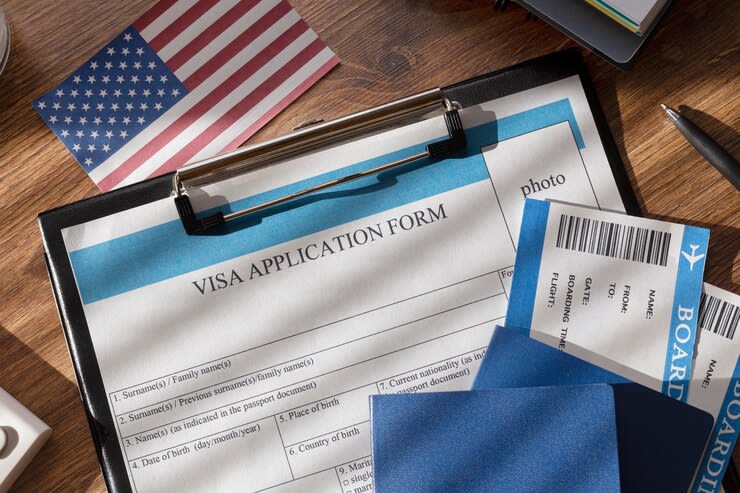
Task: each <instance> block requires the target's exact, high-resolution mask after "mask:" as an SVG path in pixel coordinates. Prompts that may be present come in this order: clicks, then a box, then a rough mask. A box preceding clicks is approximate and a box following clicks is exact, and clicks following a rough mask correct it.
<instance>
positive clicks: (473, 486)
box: [370, 384, 620, 493]
mask: <svg viewBox="0 0 740 493" xmlns="http://www.w3.org/2000/svg"><path fill="white" fill-rule="evenodd" d="M370 416H371V426H372V440H373V445H372V450H373V472H374V482H375V491H376V493H390V492H393V493H397V492H399V491H403V492H405V493H414V492H420V493H421V492H423V493H428V492H448V491H449V492H457V491H464V492H466V493H475V492H486V493H489V492H507V493H509V492H517V491H557V492H560V491H563V492H565V491H567V492H569V493H580V492H583V493H586V492H588V493H591V492H594V491H599V492H603V493H606V492H617V491H620V484H619V464H618V457H617V435H616V425H615V408H614V391H613V389H612V388H611V387H610V386H609V385H603V384H602V385H576V386H565V387H539V388H513V389H494V390H490V391H470V392H432V393H421V394H385V395H373V396H371V398H370Z"/></svg>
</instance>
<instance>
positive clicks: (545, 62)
mask: <svg viewBox="0 0 740 493" xmlns="http://www.w3.org/2000/svg"><path fill="white" fill-rule="evenodd" d="M573 75H577V76H578V77H579V78H580V82H581V84H582V86H583V89H584V91H585V95H586V98H587V101H588V104H589V106H590V110H591V112H592V114H593V117H594V121H595V123H596V127H597V129H598V133H599V137H600V139H601V142H602V145H603V147H604V150H605V153H606V156H607V159H608V161H609V165H610V167H611V170H612V174H613V177H614V181H615V182H616V184H617V186H618V189H619V193H620V196H621V199H622V202H623V203H624V206H625V209H626V211H627V212H628V213H630V214H633V215H640V210H639V206H638V203H637V199H636V197H635V195H634V192H633V191H632V188H631V186H630V183H629V179H628V177H627V174H626V172H625V169H624V167H623V164H622V162H621V159H620V158H619V154H618V152H617V148H616V146H615V144H614V141H613V138H612V136H611V133H610V132H609V128H608V125H607V123H606V119H605V118H604V115H603V113H602V110H601V107H600V105H599V103H598V100H597V97H596V93H595V91H594V88H593V86H592V84H591V81H590V79H589V77H588V74H587V72H586V68H585V65H584V63H583V60H582V58H581V55H580V53H579V52H578V51H577V50H575V49H570V50H566V51H563V52H559V53H554V54H551V55H547V56H544V57H541V58H537V59H534V60H531V61H527V62H524V63H521V64H518V65H515V66H512V67H510V68H506V69H503V70H498V71H495V72H492V73H490V74H486V75H482V76H479V77H475V78H472V79H469V80H466V81H463V82H459V83H456V84H453V85H451V86H448V87H446V88H443V89H442V91H443V92H444V93H445V94H446V95H447V96H448V97H449V98H451V99H453V100H454V101H456V102H457V103H459V104H460V105H461V106H462V107H463V108H465V107H467V106H471V105H474V104H478V103H481V102H484V101H489V100H493V99H496V98H500V97H503V96H507V95H510V94H514V93H517V92H521V91H524V90H527V89H531V88H535V87H538V86H541V85H544V84H547V83H550V82H554V81H558V80H561V79H564V78H566V77H570V76H573ZM172 193H173V174H172V173H171V174H168V175H164V176H160V177H157V178H154V179H150V180H147V181H144V182H141V183H137V184H134V185H131V186H128V187H125V188H121V189H119V190H115V191H112V192H108V193H104V194H101V195H98V196H95V197H91V198H89V199H86V200H82V201H80V202H76V203H73V204H70V205H67V206H63V207H60V208H57V209H53V210H50V211H46V212H43V213H41V214H40V215H39V225H40V228H41V233H42V239H43V244H44V255H45V259H46V264H47V268H48V271H49V277H50V280H51V284H52V288H53V291H54V295H55V299H56V303H57V308H58V310H59V315H60V319H61V323H62V327H63V330H64V335H65V338H66V341H67V345H68V348H69V353H70V357H71V359H72V363H73V367H74V370H75V374H76V376H77V381H78V384H79V389H80V395H81V397H82V400H83V404H84V408H85V411H86V413H87V418H88V422H89V425H90V429H91V432H92V436H93V440H94V443H95V447H96V451H97V454H98V459H99V461H100V465H101V468H102V472H103V476H104V478H105V482H106V485H107V487H108V490H109V491H115V492H119V491H121V492H123V491H131V487H130V482H129V476H128V472H127V469H126V465H125V461H124V457H123V455H122V453H121V450H120V448H119V444H118V442H117V440H116V435H115V425H114V419H113V414H112V412H111V409H110V408H109V405H108V399H107V396H106V391H105V389H104V386H103V379H102V376H101V372H100V367H99V366H98V361H97V357H96V354H95V350H94V346H93V342H92V339H91V336H90V332H89V329H88V325H87V322H86V319H85V315H84V310H83V304H82V300H81V299H80V296H79V292H78V289H77V285H76V282H75V277H74V274H73V271H72V266H71V263H70V259H69V255H68V252H67V250H66V247H65V244H64V240H63V237H62V230H63V229H65V228H68V227H71V226H74V225H78V224H82V223H85V222H88V221H91V220H94V219H98V218H101V217H104V216H107V215H111V214H115V213H118V212H121V211H125V210H128V209H132V208H134V207H138V206H141V205H144V204H147V203H150V202H153V201H155V200H160V199H163V198H167V197H169V196H171V195H172ZM173 207H174V204H173Z"/></svg>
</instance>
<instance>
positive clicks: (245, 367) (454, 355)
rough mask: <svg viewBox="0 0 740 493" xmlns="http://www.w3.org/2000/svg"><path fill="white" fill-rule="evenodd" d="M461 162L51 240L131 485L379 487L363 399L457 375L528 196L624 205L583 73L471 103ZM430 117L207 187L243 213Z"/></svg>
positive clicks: (505, 270)
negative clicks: (201, 221) (239, 220)
mask: <svg viewBox="0 0 740 493" xmlns="http://www.w3.org/2000/svg"><path fill="white" fill-rule="evenodd" d="M461 117H462V120H463V124H464V126H465V128H466V135H467V139H468V149H469V152H468V153H467V155H466V156H464V157H458V158H454V159H446V160H443V161H439V162H435V163H429V164H424V165H410V166H407V167H406V168H405V169H403V170H401V171H398V172H390V173H385V174H383V175H380V176H371V177H368V178H363V179H362V180H360V181H358V182H353V183H350V184H346V185H343V186H342V187H340V188H337V189H330V190H328V191H326V192H323V193H320V194H317V195H315V196H312V197H308V198H305V199H302V200H299V201H298V203H297V204H293V205H288V206H286V207H282V208H281V209H279V210H277V211H273V212H271V213H268V214H265V215H264V216H263V217H261V218H260V220H259V221H255V224H253V225H251V226H250V227H247V228H242V229H238V230H236V231H232V232H230V233H228V234H221V235H212V236H188V235H186V234H185V232H184V231H183V229H182V226H181V224H180V222H179V220H178V218H177V215H176V211H175V207H174V205H173V202H172V199H171V198H169V199H165V200H160V201H156V202H153V203H150V204H146V205H143V206H140V207H137V208H134V209H131V210H128V211H125V212H121V213H117V214H113V215H110V216H105V217H102V218H100V219H96V220H94V221H91V222H88V223H84V224H81V225H77V226H73V227H70V228H67V229H65V230H64V231H63V237H64V241H65V245H66V247H67V250H68V251H69V252H70V253H69V257H70V261H71V265H72V268H73V271H74V275H75V280H76V282H77V285H78V289H79V294H80V298H81V300H82V302H83V305H84V313H85V318H86V321H87V325H88V327H89V330H90V333H91V338H92V342H93V345H94V349H95V353H96V356H97V360H98V364H99V367H100V372H101V375H102V380H103V383H104V387H105V392H106V395H107V397H108V402H109V406H110V410H111V414H112V415H113V416H114V419H115V422H116V430H115V432H116V434H117V437H116V438H117V440H118V443H119V445H120V448H121V451H122V454H123V457H124V460H125V462H126V469H127V472H128V475H129V479H130V483H131V487H132V489H133V490H134V491H137V492H148V491H172V490H176V491H269V492H291V491H299V492H305V491H326V492H337V493H339V492H343V493H348V492H353V493H359V492H366V491H372V468H371V462H370V451H371V444H370V433H369V426H370V423H369V404H368V396H370V395H372V394H378V393H397V392H424V391H444V390H463V389H468V388H469V386H470V385H471V383H472V379H473V377H474V376H475V373H476V370H477V367H478V364H479V362H480V360H481V358H482V356H483V354H484V351H485V348H486V347H487V345H488V342H489V339H490V336H491V332H492V330H493V328H494V326H495V325H496V324H502V323H503V317H504V314H505V312H506V305H507V297H508V291H509V287H510V282H511V277H512V265H513V264H514V257H515V245H516V243H517V237H518V234H519V223H520V219H521V214H522V208H523V203H524V198H525V197H527V196H528V197H538V198H554V199H560V200H566V201H569V202H575V203H580V204H584V205H589V206H593V207H600V208H604V209H609V210H614V211H624V207H623V204H622V201H621V199H620V195H619V192H618V189H617V186H616V184H615V181H614V178H613V175H612V172H611V169H610V167H609V163H608V161H607V157H606V154H605V152H604V149H603V147H602V144H601V140H600V138H599V135H598V132H597V129H596V126H595V123H594V120H593V117H592V115H591V112H590V109H589V106H588V103H587V101H586V98H585V95H584V92H583V89H582V86H581V84H580V82H579V79H578V77H577V76H573V77H570V78H566V79H562V80H560V81H557V82H553V83H550V84H547V85H544V86H540V87H537V88H534V89H530V90H527V91H523V92H520V93H516V94H513V95H510V96H506V97H503V98H500V99H497V100H494V101H489V102H486V103H483V104H480V105H477V106H473V107H469V108H465V109H463V110H461ZM444 135H445V128H444V123H443V121H442V119H441V117H438V118H432V119H429V120H425V121H422V122H418V123H414V124H412V125H409V126H405V127H401V128H396V129H393V130H390V131H387V132H384V133H380V134H376V135H373V136H369V137H367V138H364V139H362V140H357V141H353V142H350V143H347V144H344V145H341V146H335V147H333V148H330V149H327V150H323V151H320V152H317V153H313V154H311V155H307V156H303V157H299V158H296V159H292V160H290V161H289V162H286V163H282V164H279V165H275V166H270V167H267V168H263V169H260V170H258V171H255V172H252V173H250V174H248V175H245V176H242V177H239V178H233V179H231V180H230V181H227V182H224V183H220V184H217V185H212V186H208V187H205V188H204V189H203V191H202V193H200V194H198V195H195V196H193V195H191V196H193V201H194V203H195V206H196V209H197V210H204V209H206V208H208V207H212V206H217V205H219V204H221V205H222V204H224V203H227V204H230V207H232V208H233V209H234V210H238V209H240V208H242V207H245V206H248V205H250V204H256V203H260V202H262V201H263V200H266V199H269V198H272V197H277V196H281V195H283V194H285V193H286V192H290V191H295V190H298V189H301V188H304V187H305V186H307V185H311V184H314V183H319V182H321V181H324V180H326V179H328V178H331V177H336V176H340V175H344V174H346V173H347V172H348V171H357V170H360V169H367V168H371V167H374V166H377V165H378V164H380V163H384V162H388V161H390V160H392V159H394V158H398V157H402V156H405V155H409V154H412V153H415V152H418V151H419V150H421V149H422V148H423V145H424V143H426V142H429V141H432V140H435V139H438V138H441V137H443V136H444Z"/></svg>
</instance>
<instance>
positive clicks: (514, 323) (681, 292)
mask: <svg viewBox="0 0 740 493" xmlns="http://www.w3.org/2000/svg"><path fill="white" fill-rule="evenodd" d="M708 240H709V231H708V230H706V229H704V228H698V227H693V226H685V225H680V224H673V223H669V222H665V221H658V220H654V219H645V218H640V217H632V216H626V215H624V214H618V213H613V212H605V211H599V210H595V209H590V208H585V207H580V206H575V205H570V204H565V203H560V202H554V201H551V202H550V201H542V200H536V199H529V198H528V199H527V201H526V204H525V207H524V215H523V219H522V226H521V233H520V236H519V244H518V248H517V255H516V265H515V268H514V278H513V281H512V291H511V296H510V300H509V306H508V311H507V315H506V324H507V326H508V327H513V328H518V329H520V330H523V331H528V333H529V335H530V336H531V337H532V338H534V339H537V340H539V341H541V342H544V343H546V344H550V345H552V346H555V347H557V348H559V349H561V350H563V351H565V352H567V353H570V354H573V355H575V356H578V357H580V358H582V359H584V360H587V361H589V362H590V363H593V364H596V365H598V366H601V367H603V368H606V369H608V370H610V371H612V372H614V373H616V374H619V375H621V376H624V377H626V378H628V379H630V380H632V381H635V382H637V383H640V384H642V385H645V386H647V387H649V388H652V389H654V390H657V391H660V392H663V393H664V394H666V395H669V396H671V397H674V398H676V399H679V400H681V401H684V402H685V401H686V399H687V397H688V394H689V392H688V390H689V389H688V386H689V379H690V377H691V374H692V356H693V352H694V343H695V339H696V325H697V319H698V316H699V300H700V294H701V288H702V277H703V272H704V263H705V260H706V251H707V243H708Z"/></svg>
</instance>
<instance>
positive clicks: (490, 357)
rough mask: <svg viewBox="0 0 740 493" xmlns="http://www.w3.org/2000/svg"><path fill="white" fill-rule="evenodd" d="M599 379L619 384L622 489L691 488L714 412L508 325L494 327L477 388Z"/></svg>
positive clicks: (567, 383) (617, 404)
mask: <svg viewBox="0 0 740 493" xmlns="http://www.w3.org/2000/svg"><path fill="white" fill-rule="evenodd" d="M595 383H607V384H610V385H611V387H612V388H613V389H614V399H615V401H614V402H615V408H616V420H617V442H618V449H619V467H620V478H621V484H622V491H625V492H643V491H644V492H655V491H666V492H677V493H678V492H681V493H683V492H686V491H688V489H689V487H690V485H691V481H692V479H693V476H694V473H695V471H696V469H697V467H698V465H699V461H700V460H701V457H702V453H703V451H704V448H705V446H706V444H707V440H708V439H709V434H710V433H711V431H712V425H713V419H712V416H711V415H710V414H709V413H706V412H704V411H702V410H700V409H697V408H695V407H692V406H690V405H688V404H685V403H683V402H680V401H677V400H675V399H672V398H670V397H668V396H666V395H663V394H661V393H659V392H656V391H654V390H651V389H648V388H647V387H643V386H642V385H638V384H636V383H631V382H629V381H628V380H626V379H624V378H622V377H620V376H618V375H615V374H614V373H611V372H609V371H606V370H604V369H603V368H599V367H598V366H595V365H592V364H591V363H587V362H586V361H583V360H581V359H578V358H576V357H574V356H571V355H569V354H566V353H564V352H562V351H558V350H557V349H555V348H552V347H550V346H547V345H545V344H543V343H540V342H538V341H535V340H534V339H531V338H529V337H528V336H527V335H524V334H522V333H519V332H517V331H515V330H512V329H507V328H505V327H496V329H495V330H494V333H493V337H492V338H491V342H490V344H489V346H488V350H487V351H486V356H485V357H484V358H483V361H482V363H481V366H480V369H479V370H478V375H477V376H476V379H475V382H474V384H473V388H474V389H477V390H483V389H496V388H511V387H532V386H535V387H539V386H560V385H565V386H570V385H573V384H595Z"/></svg>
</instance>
